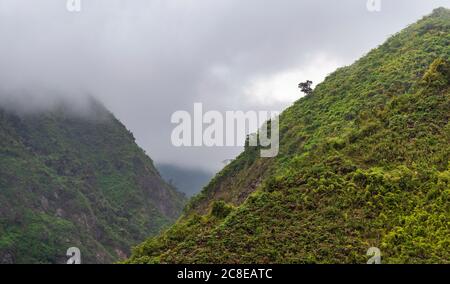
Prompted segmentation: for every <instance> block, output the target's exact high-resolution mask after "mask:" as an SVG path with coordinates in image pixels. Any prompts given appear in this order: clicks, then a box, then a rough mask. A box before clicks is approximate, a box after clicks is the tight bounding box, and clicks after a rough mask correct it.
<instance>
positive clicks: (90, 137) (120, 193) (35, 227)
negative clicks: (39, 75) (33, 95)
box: [0, 102, 184, 263]
mask: <svg viewBox="0 0 450 284" xmlns="http://www.w3.org/2000/svg"><path fill="white" fill-rule="evenodd" d="M90 108H91V110H90V111H88V113H86V114H84V115H80V114H75V113H71V112H70V111H69V107H68V105H61V106H60V107H58V108H56V109H54V110H52V111H48V112H45V113H27V114H25V113H23V112H20V113H17V112H12V111H10V110H5V109H4V108H3V109H2V110H0V137H1V139H0V263H65V261H66V260H67V257H66V251H67V249H68V248H69V247H78V248H79V249H80V250H81V258H82V262H83V263H98V262H100V263H103V262H114V261H117V260H119V259H123V258H125V257H126V256H127V255H129V248H130V247H131V246H132V245H135V244H137V243H138V242H140V241H142V240H144V239H145V238H146V237H148V235H153V234H156V233H157V232H159V230H160V229H161V228H162V227H163V226H165V225H168V224H169V223H171V222H174V221H175V219H176V218H177V217H178V216H179V214H181V209H182V206H183V203H184V196H183V195H181V194H180V193H178V192H176V191H175V190H174V189H173V188H171V187H170V186H168V185H167V184H165V183H164V181H163V180H162V179H161V177H160V176H159V174H158V172H157V171H156V170H155V168H154V166H153V162H152V161H151V160H150V159H149V158H148V157H147V156H146V155H145V154H144V152H143V151H142V150H141V149H140V148H139V147H138V146H137V145H136V144H135V142H134V138H133V136H132V134H131V133H130V132H128V131H127V130H126V129H125V127H124V126H123V125H122V124H121V123H120V122H119V121H118V120H116V119H115V118H114V117H113V116H112V114H110V113H109V112H108V111H106V110H105V109H104V108H103V107H102V106H101V105H100V104H98V103H97V102H92V105H91V106H90Z"/></svg>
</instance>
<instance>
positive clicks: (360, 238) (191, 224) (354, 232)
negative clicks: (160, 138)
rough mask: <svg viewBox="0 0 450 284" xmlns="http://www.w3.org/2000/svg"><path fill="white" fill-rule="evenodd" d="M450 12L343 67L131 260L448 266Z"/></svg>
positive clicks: (440, 11)
mask: <svg viewBox="0 0 450 284" xmlns="http://www.w3.org/2000/svg"><path fill="white" fill-rule="evenodd" d="M449 83H450V11H449V10H448V9H444V8H439V9H436V10H435V11H434V12H433V14H432V15H430V16H427V17H425V18H424V19H422V20H420V21H419V22H417V23H416V24H413V25H411V26H409V27H408V28H406V29H405V30H404V31H402V32H401V33H399V34H396V35H394V36H392V37H391V38H390V39H389V40H388V41H387V42H386V43H384V44H383V45H381V46H379V47H378V48H376V49H374V50H372V51H371V52H369V53H368V54H367V55H366V56H364V57H363V58H361V59H360V60H358V61H357V62H355V63H354V64H353V65H351V66H348V67H344V68H340V69H338V70H337V71H336V72H334V73H333V74H331V75H329V76H328V77H327V78H326V80H325V81H324V82H323V83H321V84H319V85H318V86H317V87H316V89H315V90H314V92H313V94H311V95H308V96H306V97H304V98H302V99H300V100H299V101H297V102H296V103H295V104H294V105H293V106H291V107H290V108H289V109H287V110H286V111H284V112H283V113H282V115H281V116H280V153H279V155H278V156H277V157H275V158H260V157H259V150H258V149H257V148H252V147H248V148H247V149H245V151H244V152H243V153H242V154H241V155H240V156H239V157H238V158H237V159H236V160H234V161H233V162H232V163H231V164H230V165H228V166H227V167H226V168H225V169H224V170H223V171H221V172H220V173H219V174H217V175H216V177H215V178H214V179H213V180H212V181H211V182H210V184H209V185H208V186H206V187H205V189H204V190H203V191H202V192H201V194H199V195H198V196H196V197H194V198H193V199H192V200H191V202H190V203H189V205H188V206H187V208H186V209H185V213H184V216H183V218H182V219H180V220H179V221H178V222H177V223H176V224H175V225H174V226H172V227H171V228H170V229H168V230H167V231H165V232H164V233H163V234H161V235H159V236H158V237H154V238H150V239H149V240H147V241H146V242H144V243H142V244H141V245H139V246H137V247H136V248H135V249H134V250H133V255H132V257H131V258H130V259H128V260H127V262H128V263H365V262H366V261H367V259H368V257H367V256H366V252H367V250H368V249H369V248H370V247H378V248H379V249H380V250H381V254H382V261H383V262H384V263H423V262H426V263H430V262H431V263H450V163H449V158H450V124H449V117H450V90H449Z"/></svg>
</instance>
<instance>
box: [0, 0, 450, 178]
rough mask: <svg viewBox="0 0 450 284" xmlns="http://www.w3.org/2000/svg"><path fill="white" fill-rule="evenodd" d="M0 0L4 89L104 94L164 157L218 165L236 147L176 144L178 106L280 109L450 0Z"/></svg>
mask: <svg viewBox="0 0 450 284" xmlns="http://www.w3.org/2000/svg"><path fill="white" fill-rule="evenodd" d="M381 3H382V5H381V11H379V12H370V11H368V9H367V5H366V4H367V0H339V1H336V0H126V1H125V0H123V1H120V0H81V4H82V5H81V11H80V12H79V13H73V12H69V11H67V9H66V0H39V1H36V0H28V1H27V0H0V89H2V90H3V91H2V93H3V95H2V96H5V95H6V96H12V95H13V94H15V93H16V91H15V90H29V91H30V92H31V93H33V92H34V93H40V94H39V97H38V98H39V100H41V102H42V103H49V102H51V101H52V100H54V95H52V96H47V95H46V92H45V91H44V92H42V91H41V92H39V91H38V90H43V89H44V90H45V89H52V90H56V92H57V94H58V95H60V96H65V97H70V98H75V99H76V98H77V97H79V96H80V94H83V93H90V94H93V95H94V96H95V97H97V98H98V99H99V100H101V101H102V102H103V103H104V104H105V105H106V106H107V107H108V108H109V109H110V110H111V111H112V112H113V113H114V114H115V115H116V116H117V117H118V118H119V119H120V120H121V121H122V122H123V123H124V124H125V125H126V126H127V127H128V128H129V129H130V130H131V131H133V133H134V135H135V137H136V138H137V141H138V143H139V145H140V146H141V147H142V148H144V149H145V150H146V151H147V153H148V154H149V155H150V156H151V157H152V158H153V159H154V160H155V161H157V162H162V163H172V164H177V165H181V166H188V167H191V168H203V169H207V170H217V169H219V168H220V167H222V166H223V164H222V163H221V161H222V160H224V159H229V158H232V157H234V156H235V155H236V154H237V153H239V151H240V149H236V148H225V149H222V148H175V147H173V146H172V145H171V141H170V134H171V131H172V129H173V128H174V125H173V124H171V123H170V117H171V115H172V113H173V112H174V111H176V110H187V111H190V112H192V110H193V103H195V102H202V103H203V104H204V108H205V110H219V111H226V110H282V109H284V108H286V107H287V106H289V105H290V104H291V103H292V102H293V101H295V100H297V99H298V98H300V92H299V90H298V89H297V84H298V83H299V82H300V81H304V80H306V79H311V80H313V81H314V83H317V82H319V81H320V80H322V79H323V78H324V77H325V76H326V75H327V74H329V73H330V72H332V71H334V70H335V69H336V68H337V67H339V66H343V65H348V64H350V63H352V62H353V61H354V60H356V59H358V58H359V57H360V56H362V55H363V54H365V53H367V52H368V51H369V50H370V49H371V48H374V47H376V46H377V45H379V44H381V43H382V42H383V41H384V40H386V38H387V37H388V36H389V35H391V34H393V33H396V32H398V31H400V30H401V29H402V28H404V27H406V26H407V25H408V24H411V23H413V22H415V21H417V20H418V19H420V18H421V17H422V16H424V15H426V14H428V13H430V12H431V11H432V10H433V8H436V7H439V6H444V7H450V0H382V1H381Z"/></svg>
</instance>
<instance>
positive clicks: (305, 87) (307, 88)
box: [298, 80, 313, 95]
mask: <svg viewBox="0 0 450 284" xmlns="http://www.w3.org/2000/svg"><path fill="white" fill-rule="evenodd" d="M312 83H313V82H312V81H310V80H307V81H306V82H302V83H300V84H298V87H299V88H300V90H301V91H302V92H303V93H305V94H306V95H311V94H312V92H313V89H312V88H311V85H312Z"/></svg>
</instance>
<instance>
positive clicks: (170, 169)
mask: <svg viewBox="0 0 450 284" xmlns="http://www.w3.org/2000/svg"><path fill="white" fill-rule="evenodd" d="M156 167H157V168H158V171H159V172H160V174H161V176H162V177H163V178H164V180H165V181H167V182H168V183H169V184H171V185H173V186H174V187H176V188H177V189H178V190H179V191H181V192H183V193H184V194H186V195H187V196H189V197H191V196H193V195H195V194H197V193H199V192H200V191H201V190H202V188H203V187H204V186H205V185H207V184H208V182H209V180H210V179H211V177H212V176H213V174H212V173H208V172H206V171H204V170H200V169H189V168H184V167H180V166H176V165H171V164H157V165H156Z"/></svg>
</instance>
